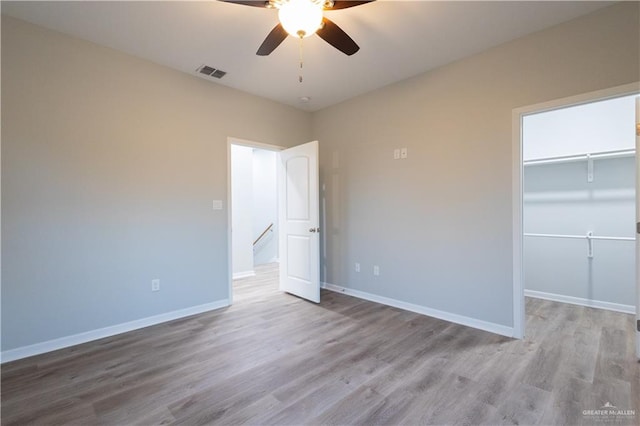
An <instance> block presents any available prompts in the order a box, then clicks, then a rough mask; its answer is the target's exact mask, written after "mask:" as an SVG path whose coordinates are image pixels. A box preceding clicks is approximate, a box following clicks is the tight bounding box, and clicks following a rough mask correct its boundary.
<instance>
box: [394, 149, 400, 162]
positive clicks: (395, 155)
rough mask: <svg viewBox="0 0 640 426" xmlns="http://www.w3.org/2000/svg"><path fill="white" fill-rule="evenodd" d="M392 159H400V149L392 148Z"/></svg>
mask: <svg viewBox="0 0 640 426" xmlns="http://www.w3.org/2000/svg"><path fill="white" fill-rule="evenodd" d="M393 159H394V160H399V159H400V150H399V149H397V148H396V149H394V150H393Z"/></svg>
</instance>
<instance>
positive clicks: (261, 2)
mask: <svg viewBox="0 0 640 426" xmlns="http://www.w3.org/2000/svg"><path fill="white" fill-rule="evenodd" d="M218 1H221V2H223V3H235V4H241V5H244V6H254V7H267V5H268V4H269V2H268V1H265V0H253V1H251V0H246V1H245V0H218Z"/></svg>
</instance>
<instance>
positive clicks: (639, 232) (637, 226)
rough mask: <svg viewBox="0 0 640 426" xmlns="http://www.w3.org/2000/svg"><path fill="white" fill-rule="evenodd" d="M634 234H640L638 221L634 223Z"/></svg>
mask: <svg viewBox="0 0 640 426" xmlns="http://www.w3.org/2000/svg"><path fill="white" fill-rule="evenodd" d="M636 234H640V222H637V223H636Z"/></svg>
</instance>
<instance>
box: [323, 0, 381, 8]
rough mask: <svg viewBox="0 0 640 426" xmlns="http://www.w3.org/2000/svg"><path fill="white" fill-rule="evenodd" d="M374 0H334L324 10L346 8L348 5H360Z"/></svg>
mask: <svg viewBox="0 0 640 426" xmlns="http://www.w3.org/2000/svg"><path fill="white" fill-rule="evenodd" d="M374 1H375V0H364V1H349V0H343V1H340V0H335V1H334V2H333V6H332V7H327V8H325V10H338V9H347V8H349V7H354V6H360V5H361V4H366V3H371V2H374Z"/></svg>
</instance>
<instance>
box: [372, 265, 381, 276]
mask: <svg viewBox="0 0 640 426" xmlns="http://www.w3.org/2000/svg"><path fill="white" fill-rule="evenodd" d="M373 275H375V276H378V275H380V267H379V266H378V265H374V266H373Z"/></svg>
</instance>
